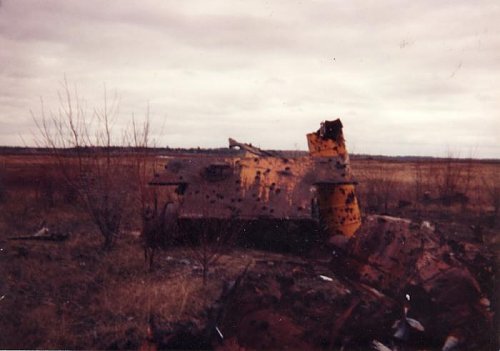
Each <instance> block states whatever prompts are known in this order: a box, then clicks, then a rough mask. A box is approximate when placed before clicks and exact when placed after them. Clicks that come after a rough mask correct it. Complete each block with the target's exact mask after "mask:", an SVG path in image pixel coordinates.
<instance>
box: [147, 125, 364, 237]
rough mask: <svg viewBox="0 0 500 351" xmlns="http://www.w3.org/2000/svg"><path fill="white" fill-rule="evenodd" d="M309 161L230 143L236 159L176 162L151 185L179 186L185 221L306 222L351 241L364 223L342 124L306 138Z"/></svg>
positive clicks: (180, 213) (181, 215) (219, 158)
mask: <svg viewBox="0 0 500 351" xmlns="http://www.w3.org/2000/svg"><path fill="white" fill-rule="evenodd" d="M307 139H308V142H309V156H298V157H285V155H284V154H282V153H279V152H272V151H265V150H261V149H259V148H256V147H254V146H252V145H251V144H244V143H239V142H237V141H235V140H233V139H229V146H230V147H231V148H235V147H236V148H239V149H241V150H242V151H244V152H243V153H242V154H241V153H240V154H239V155H238V156H235V157H213V156H212V157H189V158H186V157H184V158H182V157H178V158H171V159H169V160H168V161H167V164H166V166H165V171H164V172H163V173H162V174H159V175H157V176H156V177H155V178H154V179H153V180H152V181H151V182H150V184H152V185H159V186H160V185H164V186H175V187H176V192H177V193H178V194H179V218H181V219H183V218H185V219H197V218H200V219H201V218H217V219H222V220H228V219H238V220H255V219H272V220H275V219H280V220H292V221H293V220H298V221H301V220H305V221H312V222H315V223H317V224H319V225H321V227H323V229H324V230H325V231H326V232H327V233H329V234H330V235H337V234H342V235H346V236H351V235H353V234H354V233H355V231H356V230H357V229H358V228H359V226H360V223H361V219H360V212H359V207H358V203H357V199H356V195H355V185H356V182H355V181H354V179H353V177H352V174H351V171H350V166H349V157H348V154H347V150H346V147H345V141H344V137H343V134H342V123H341V122H340V120H338V119H337V120H335V121H331V122H329V121H326V122H323V123H322V124H321V128H320V129H319V130H318V131H317V132H315V133H311V134H308V135H307Z"/></svg>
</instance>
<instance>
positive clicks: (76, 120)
mask: <svg viewBox="0 0 500 351" xmlns="http://www.w3.org/2000/svg"><path fill="white" fill-rule="evenodd" d="M58 97H59V106H58V109H57V111H55V112H54V111H49V112H47V111H46V110H45V108H44V104H43V100H42V102H41V112H40V113H39V114H35V113H33V112H32V117H33V120H34V121H35V123H36V126H37V130H38V135H37V136H36V142H37V144H38V145H39V146H44V147H48V148H50V150H51V151H52V155H53V156H54V159H55V161H56V162H57V164H58V169H59V171H60V172H61V173H62V175H63V177H64V179H65V181H66V183H67V184H68V186H69V187H70V188H71V189H74V191H75V192H76V194H77V196H78V198H79V199H80V201H81V203H82V204H83V206H84V209H85V210H86V212H87V213H88V214H89V216H90V218H91V219H92V221H93V223H94V224H95V225H96V226H97V228H98V229H99V232H100V233H101V235H102V237H103V239H104V243H103V246H104V247H105V248H106V249H110V248H111V247H112V246H113V244H114V242H115V239H116V237H117V236H118V233H119V230H120V226H121V224H122V220H123V216H124V209H125V207H126V206H127V202H128V200H129V196H130V193H131V188H132V187H133V181H134V179H133V177H129V176H127V175H126V171H127V163H129V161H128V160H127V159H126V157H123V155H120V154H117V153H116V151H115V150H116V148H115V146H117V145H123V144H124V142H125V140H124V139H122V140H117V136H116V135H117V133H116V131H115V130H114V129H116V128H115V127H116V124H115V122H116V119H117V116H118V99H117V97H116V95H114V96H113V97H112V98H111V99H110V98H109V96H108V91H107V90H106V88H104V96H103V103H102V106H101V107H96V108H94V109H92V111H91V112H90V113H89V112H88V111H87V109H85V107H84V103H83V101H82V99H81V98H80V96H79V95H78V91H77V89H76V87H75V88H71V87H70V85H69V84H68V82H67V80H66V79H64V82H63V85H62V90H61V92H59V93H58Z"/></svg>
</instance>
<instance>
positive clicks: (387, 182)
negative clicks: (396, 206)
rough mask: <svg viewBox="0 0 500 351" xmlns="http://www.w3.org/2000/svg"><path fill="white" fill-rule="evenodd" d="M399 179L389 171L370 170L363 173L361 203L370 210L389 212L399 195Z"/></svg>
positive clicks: (360, 189) (360, 188)
mask: <svg viewBox="0 0 500 351" xmlns="http://www.w3.org/2000/svg"><path fill="white" fill-rule="evenodd" d="M398 186H399V184H398V181H397V180H396V177H395V175H394V174H393V173H391V172H389V171H379V172H370V174H364V175H362V182H361V184H360V186H359V191H358V194H359V197H360V199H361V203H362V204H363V206H364V207H365V209H367V210H368V211H369V212H378V211H383V212H388V211H389V209H390V207H391V206H392V204H393V203H394V202H395V200H396V195H398V193H399V192H398V189H397V188H398Z"/></svg>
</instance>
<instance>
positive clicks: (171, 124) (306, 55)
mask: <svg viewBox="0 0 500 351" xmlns="http://www.w3.org/2000/svg"><path fill="white" fill-rule="evenodd" d="M0 1H1V3H0V126H1V128H0V145H24V144H32V133H33V131H34V130H35V128H34V123H33V119H32V117H31V115H30V110H33V112H34V113H35V115H38V114H39V113H38V111H39V110H40V98H43V100H44V103H45V106H46V108H47V109H53V110H57V105H58V102H57V92H58V90H60V89H61V83H62V81H63V80H64V76H66V78H67V81H68V82H69V83H70V84H71V85H72V86H73V85H74V86H76V87H77V90H78V93H79V95H80V96H81V97H82V98H84V99H85V100H86V106H88V107H89V110H91V108H93V107H94V106H99V105H101V104H102V100H103V99H102V96H103V91H104V85H105V86H106V87H107V89H108V90H110V91H116V92H117V94H118V96H119V101H120V102H119V105H120V110H119V116H118V117H117V126H119V127H121V126H124V125H126V124H127V123H129V121H130V119H131V116H132V114H135V115H136V118H137V117H140V116H142V115H144V114H145V112H146V110H147V106H148V104H149V106H150V113H151V119H152V123H153V125H154V126H155V128H154V139H156V143H157V145H158V146H166V145H169V146H173V147H196V146H201V147H219V146H226V145H227V138H228V137H233V138H235V139H238V140H240V141H242V142H252V143H253V144H254V145H258V146H260V147H263V148H273V149H306V148H307V144H306V139H305V134H306V133H307V132H310V131H314V130H316V129H317V128H318V126H319V123H320V122H321V121H322V120H325V119H333V118H337V117H340V118H341V119H342V122H343V124H344V132H345V135H346V138H347V142H348V148H349V150H350V151H351V152H355V153H368V154H388V155H434V156H445V155H446V154H447V153H448V152H449V151H451V152H453V153H454V154H460V156H469V155H470V154H472V155H473V156H476V157H495V158H500V142H499V141H500V2H499V1H498V0H491V1H487V0H483V1H434V0H433V1H413V0H412V1H390V0H389V1H386V0H384V1H343V0H342V1H331V0H330V1H291V0H286V1H273V0H269V1H255V0H252V1H247V0H241V1H228V0H224V1H204V0H203V1H165V0H158V1H144V0H141V1H128V0H119V1H118V0H116V1H110V0H109V1H97V0H93V1H91V0H81V1H71V0H38V1H37V0H0Z"/></svg>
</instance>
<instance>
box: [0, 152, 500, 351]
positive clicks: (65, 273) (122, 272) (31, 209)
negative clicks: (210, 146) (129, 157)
mask: <svg viewBox="0 0 500 351" xmlns="http://www.w3.org/2000/svg"><path fill="white" fill-rule="evenodd" d="M153 163H154V164H153ZM161 163H162V161H161V159H158V160H157V161H155V162H152V163H151V165H150V166H151V167H150V170H153V169H154V168H155V167H156V166H157V165H160V167H161ZM351 165H352V169H353V173H354V175H355V177H356V178H357V180H358V181H359V185H358V188H357V193H358V198H359V202H360V205H361V208H362V211H363V214H369V213H380V214H386V215H389V216H396V217H405V218H410V219H411V220H413V221H416V222H419V223H420V222H422V221H428V222H429V223H430V224H431V225H433V226H436V227H439V228H440V232H441V233H443V236H445V237H446V239H453V240H463V241H467V242H469V241H470V242H475V243H477V244H478V245H482V246H485V247H488V249H490V250H493V251H494V252H496V253H497V257H498V254H499V253H500V250H499V249H500V240H499V238H500V219H499V206H500V188H499V186H500V182H499V176H498V175H499V174H500V162H498V161H479V160H451V159H441V160H434V159H418V160H405V159H397V158H394V159H391V158H370V157H353V158H352V159H351ZM123 172H125V173H123ZM123 172H119V171H117V175H116V176H117V177H119V176H127V173H126V171H123ZM131 191H132V190H131ZM129 201H130V203H129V204H128V206H126V208H127V210H126V213H125V215H124V218H123V221H122V225H121V230H120V235H119V236H118V238H117V240H116V243H115V246H114V248H113V249H111V250H105V249H103V248H102V238H101V236H100V234H99V230H98V228H97V226H96V225H95V224H94V222H93V221H92V220H91V218H90V216H89V214H88V211H85V210H84V207H83V206H84V204H82V203H80V201H79V199H78V196H77V194H75V193H74V190H73V189H71V187H68V186H67V184H66V183H65V181H64V177H63V175H62V174H61V170H60V165H59V164H58V163H57V162H56V161H55V160H54V159H53V158H51V157H50V156H43V155H19V154H16V155H12V154H11V155H9V154H4V155H0V277H1V279H0V348H3V349H9V348H16V349H34V348H43V349H53V348H57V349H61V348H64V349H113V348H120V349H122V348H126V349H131V348H138V347H139V346H140V345H141V344H142V343H143V342H144V340H145V339H146V336H147V330H148V326H149V325H150V322H151V321H150V319H151V315H155V316H156V318H157V323H160V324H162V325H164V326H165V325H168V326H175V325H182V326H185V327H186V328H188V327H189V326H190V325H191V326H193V325H194V326H196V325H198V324H201V323H202V321H203V320H204V318H206V315H205V314H206V310H207V309H208V308H209V307H210V306H211V305H212V304H213V302H214V301H215V300H216V299H217V297H218V296H220V294H221V292H222V291H223V289H224V282H225V281H229V280H231V279H234V278H235V277H236V276H237V275H238V274H240V273H241V271H242V270H244V269H245V267H246V266H247V265H248V264H254V263H255V262H256V261H258V260H271V258H273V257H277V256H279V255H280V254H278V253H271V252H260V251H255V250H248V249H244V248H242V247H232V248H231V249H230V250H228V251H226V252H223V253H221V254H220V257H219V259H218V260H217V262H215V263H213V264H212V265H211V266H210V270H209V272H208V273H209V274H208V279H207V282H206V284H204V282H203V275H202V272H201V265H200V263H199V259H197V258H196V257H194V255H193V250H192V249H190V248H188V247H182V246H181V247H179V246H177V247H172V248H168V249H165V250H163V251H161V252H160V253H159V254H158V256H157V259H156V261H155V268H154V270H153V272H148V267H147V265H146V264H145V262H144V252H143V248H142V244H141V243H142V241H141V237H140V233H141V223H142V222H141V216H140V206H139V205H138V204H137V203H136V202H134V201H133V200H129ZM41 223H44V224H45V225H46V226H47V227H48V228H49V229H50V230H51V232H58V233H63V234H67V235H68V239H67V240H65V241H36V240H10V238H12V237H18V236H25V235H30V234H33V233H34V232H36V231H37V230H38V229H39V228H40V226H41V225H40V224H41ZM252 262H253V263H252ZM497 265H498V262H497Z"/></svg>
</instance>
